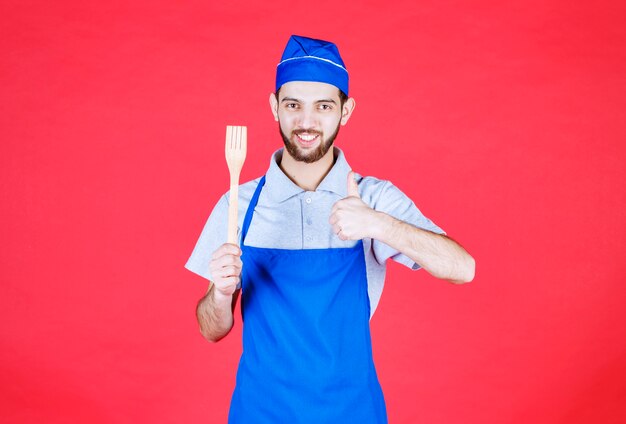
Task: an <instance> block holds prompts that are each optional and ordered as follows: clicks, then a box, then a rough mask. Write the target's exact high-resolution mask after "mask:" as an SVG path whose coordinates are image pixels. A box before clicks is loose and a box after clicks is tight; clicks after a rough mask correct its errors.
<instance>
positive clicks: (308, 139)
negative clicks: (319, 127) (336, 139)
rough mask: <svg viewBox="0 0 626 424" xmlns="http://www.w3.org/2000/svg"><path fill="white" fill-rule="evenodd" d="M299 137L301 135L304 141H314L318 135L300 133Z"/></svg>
mask: <svg viewBox="0 0 626 424" xmlns="http://www.w3.org/2000/svg"><path fill="white" fill-rule="evenodd" d="M298 137H300V138H301V139H303V140H304V141H312V140H313V139H314V138H315V137H317V136H316V135H303V134H300V135H299V136H298Z"/></svg>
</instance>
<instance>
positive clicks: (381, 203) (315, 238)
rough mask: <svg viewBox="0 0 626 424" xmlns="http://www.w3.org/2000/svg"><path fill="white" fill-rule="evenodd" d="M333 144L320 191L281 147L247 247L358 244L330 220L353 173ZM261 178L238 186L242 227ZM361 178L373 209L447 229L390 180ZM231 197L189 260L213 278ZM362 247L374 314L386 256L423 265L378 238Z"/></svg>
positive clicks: (218, 209)
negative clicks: (300, 176) (297, 173)
mask: <svg viewBox="0 0 626 424" xmlns="http://www.w3.org/2000/svg"><path fill="white" fill-rule="evenodd" d="M334 149H335V157H336V161H335V164H334V165H333V167H332V169H331V170H330V172H329V173H328V175H326V177H325V178H324V180H323V181H322V182H321V183H320V185H319V186H318V187H317V190H315V191H306V190H303V189H302V188H300V187H298V186H297V185H296V184H294V183H293V182H292V181H291V180H290V179H289V178H288V177H287V176H286V175H285V174H284V173H283V171H282V170H281V169H280V167H279V166H278V162H280V159H281V157H282V153H283V150H282V149H280V150H278V151H276V152H275V153H274V154H273V155H272V159H271V160H270V166H269V169H268V170H267V173H266V174H265V186H264V187H263V189H262V191H261V195H260V197H259V201H258V204H257V206H256V208H255V211H254V216H253V218H252V222H251V224H250V228H249V230H248V234H247V235H246V240H245V243H246V245H247V246H254V247H264V248H275V249H293V250H297V249H325V248H336V247H352V246H354V245H355V244H356V242H355V241H353V240H346V241H343V240H341V239H340V238H339V237H337V235H336V234H335V233H334V232H333V230H332V226H331V225H330V224H329V222H328V219H329V217H330V212H331V209H332V207H333V205H334V204H335V202H337V201H338V200H341V199H343V198H345V197H346V195H347V180H348V173H349V172H350V170H351V169H350V165H348V162H346V159H345V157H344V154H343V152H342V151H341V150H340V149H338V148H336V147H335V148H334ZM259 180H260V178H257V179H255V180H253V181H249V182H247V183H245V184H243V185H241V186H240V187H239V214H238V218H239V228H240V229H241V227H242V225H243V219H244V216H245V214H246V211H247V209H248V205H249V203H250V200H251V199H252V195H253V194H254V191H255V189H256V188H257V186H258V183H259ZM356 180H357V182H358V186H359V194H360V195H361V199H362V200H363V201H364V202H365V203H366V204H368V205H369V206H370V207H371V208H373V209H375V210H377V211H380V212H385V213H387V214H389V215H391V216H393V217H394V218H397V219H399V220H401V221H404V222H407V223H409V224H411V225H414V226H415V227H418V228H422V229H424V230H428V231H432V232H434V233H437V234H444V232H443V230H441V228H439V227H438V226H436V225H435V224H434V223H433V222H432V221H430V220H429V219H428V218H426V217H425V216H424V215H422V213H421V212H420V211H419V209H417V207H416V206H415V204H414V203H413V201H411V199H409V198H408V197H407V196H406V195H405V194H404V193H402V192H401V191H400V190H399V189H398V188H396V187H395V186H394V185H393V184H391V183H390V182H389V181H384V180H379V179H377V178H374V177H361V176H360V175H358V174H357V175H356ZM228 200H229V193H226V194H224V195H223V196H222V197H221V198H220V200H219V201H218V202H217V204H216V205H215V208H214V209H213V212H211V215H210V216H209V219H208V220H207V222H206V224H205V226H204V229H203V230H202V233H201V234H200V238H199V239H198V242H197V243H196V247H195V248H194V250H193V252H192V253H191V257H190V258H189V260H188V261H187V264H186V265H185V267H186V268H187V269H189V270H190V271H192V272H194V273H196V274H198V275H200V276H202V277H204V278H207V279H209V280H210V279H211V275H210V270H209V262H210V261H211V255H212V254H213V252H214V251H215V250H216V249H217V248H218V247H219V246H221V245H222V244H224V243H226V239H227V234H226V233H227V224H228ZM363 249H364V251H365V252H364V253H365V266H366V270H367V281H368V294H369V299H370V316H371V315H373V314H374V311H375V310H376V306H377V305H378V302H379V300H380V296H381V294H382V291H383V285H384V282H385V267H386V262H387V259H393V260H394V261H396V262H399V263H401V264H403V265H406V266H407V267H409V268H411V269H414V270H417V269H419V268H420V266H419V265H418V264H417V263H415V262H414V261H413V260H412V259H410V258H409V257H407V256H405V255H404V254H402V253H400V252H398V251H397V250H396V249H393V248H391V247H390V246H388V245H386V244H385V243H382V242H380V241H378V240H372V239H364V240H363Z"/></svg>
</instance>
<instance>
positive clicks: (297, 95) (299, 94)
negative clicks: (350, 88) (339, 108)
mask: <svg viewBox="0 0 626 424" xmlns="http://www.w3.org/2000/svg"><path fill="white" fill-rule="evenodd" d="M279 95H280V99H279V101H280V100H282V99H284V98H285V97H289V98H292V99H298V100H302V101H305V102H315V101H318V100H327V99H333V100H335V101H337V102H339V89H338V88H337V87H335V86H334V85H331V84H326V83H325V82H312V81H290V82H287V83H285V84H283V85H282V86H281V87H280V93H279Z"/></svg>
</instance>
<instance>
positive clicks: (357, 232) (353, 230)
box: [328, 171, 378, 240]
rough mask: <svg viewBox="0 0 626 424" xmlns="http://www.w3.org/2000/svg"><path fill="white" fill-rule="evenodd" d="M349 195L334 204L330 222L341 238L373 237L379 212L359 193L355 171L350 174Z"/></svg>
mask: <svg viewBox="0 0 626 424" xmlns="http://www.w3.org/2000/svg"><path fill="white" fill-rule="evenodd" d="M347 183H348V196H347V197H346V198H344V199H341V200H339V201H338V202H336V203H335V204H334V205H333V209H332V211H331V213H330V218H329V220H328V222H329V223H330V225H332V227H333V231H334V232H335V234H337V236H338V237H339V238H340V239H341V240H361V239H363V238H366V237H371V234H372V232H373V229H374V227H375V225H376V224H377V216H378V212H376V211H375V210H373V209H372V208H370V207H369V206H368V205H367V204H366V203H365V202H363V200H361V196H360V195H359V186H358V184H357V182H356V180H355V179H354V172H352V171H350V173H349V174H348V182H347Z"/></svg>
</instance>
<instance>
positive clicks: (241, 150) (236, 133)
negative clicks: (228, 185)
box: [226, 125, 248, 174]
mask: <svg viewBox="0 0 626 424" xmlns="http://www.w3.org/2000/svg"><path fill="white" fill-rule="evenodd" d="M247 149H248V128H247V127H244V126H235V125H228V126H226V164H227V165H228V170H229V171H230V172H231V173H237V174H239V172H241V167H242V166H243V163H244V161H245V160H246V151H247Z"/></svg>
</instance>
